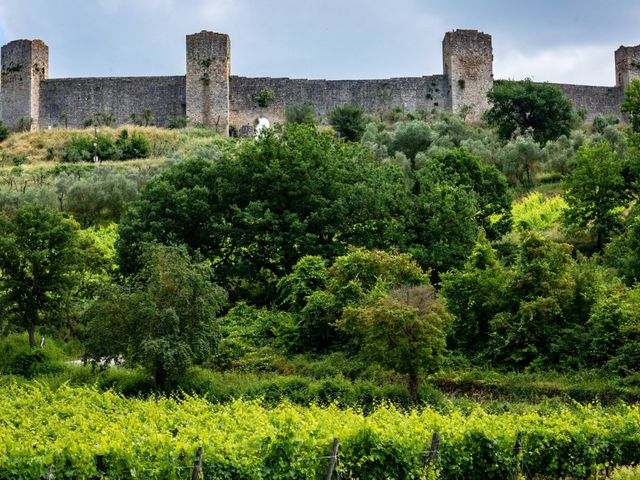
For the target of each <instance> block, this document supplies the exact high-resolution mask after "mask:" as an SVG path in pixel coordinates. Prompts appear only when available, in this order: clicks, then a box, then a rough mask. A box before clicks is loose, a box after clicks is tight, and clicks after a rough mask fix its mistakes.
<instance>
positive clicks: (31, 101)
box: [0, 30, 640, 135]
mask: <svg viewBox="0 0 640 480" xmlns="http://www.w3.org/2000/svg"><path fill="white" fill-rule="evenodd" d="M615 64H616V85H615V86H612V87H596V86H584V85H560V84H559V85H558V86H559V87H560V88H561V89H562V91H563V92H564V94H565V95H566V96H567V97H568V98H569V99H571V101H572V102H573V103H574V105H575V106H576V107H578V108H581V109H584V110H585V112H586V113H587V120H591V119H593V117H594V116H595V114H596V113H600V112H601V113H609V114H615V115H621V112H620V106H621V103H622V100H623V97H624V89H625V88H626V86H627V85H628V84H629V82H630V81H631V80H632V79H634V78H638V79H640V46H636V47H620V48H619V49H618V50H617V51H616V52H615ZM230 66H231V46H230V39H229V36H228V35H225V34H220V33H214V32H208V31H202V32H200V33H196V34H193V35H188V36H187V39H186V75H185V76H174V77H123V78H69V79H49V78H48V71H49V50H48V47H47V46H46V45H45V44H44V42H42V41H41V40H16V41H13V42H10V43H8V44H7V45H5V46H4V47H2V52H1V67H2V70H1V75H0V120H2V121H3V122H4V123H5V124H7V125H9V126H11V127H17V126H18V125H20V126H22V127H24V125H25V124H26V125H28V124H29V122H31V128H32V129H38V128H40V129H42V128H49V127H52V126H61V125H64V124H67V125H68V126H70V127H83V126H85V125H86V124H87V122H89V121H91V119H92V118H94V117H95V116H96V115H105V114H106V115H109V116H112V117H113V118H114V120H115V122H114V123H115V124H116V125H122V124H126V123H131V116H132V114H135V115H138V116H140V115H141V114H142V113H143V112H144V111H145V110H147V109H149V110H151V111H152V112H153V120H154V123H155V124H156V125H160V126H165V125H167V122H168V121H169V119H170V117H179V116H187V117H188V118H189V119H190V120H191V121H192V122H194V123H198V124H205V125H208V126H210V127H212V128H215V129H216V130H218V131H219V132H221V133H228V131H229V126H230V125H233V126H235V128H236V129H237V130H238V131H240V132H241V133H242V134H245V135H251V134H252V133H253V128H254V125H255V123H256V120H257V119H258V118H259V117H266V118H268V119H269V120H270V122H271V123H275V122H281V121H283V120H284V118H285V111H286V109H287V107H289V106H290V105H292V104H295V103H299V102H303V101H309V102H311V104H312V105H313V108H314V111H315V113H316V116H317V117H318V118H319V119H326V116H327V114H328V112H330V111H331V110H333V109H334V108H335V107H337V106H339V105H343V104H347V103H350V104H353V105H358V106H361V107H362V108H364V110H365V111H367V112H369V113H374V112H377V111H385V110H392V109H394V108H402V109H404V110H405V111H413V110H417V109H426V110H431V109H433V108H442V109H444V110H449V111H454V112H457V111H460V109H462V108H469V114H468V116H467V118H468V119H469V120H472V121H474V120H478V119H480V117H481V115H482V113H483V112H484V111H485V110H486V109H487V108H488V102H487V97H486V95H487V92H488V90H489V89H490V88H491V86H492V85H493V81H494V80H493V48H492V39H491V36H490V35H487V34H485V33H482V32H478V31H476V30H454V31H451V32H448V33H447V34H446V35H445V37H444V40H443V74H439V75H431V76H423V77H413V78H390V79H382V80H307V79H289V78H247V77H238V76H232V75H230ZM261 92H270V93H272V94H273V99H272V100H270V101H269V102H267V106H264V107H263V106H260V105H259V102H258V100H257V97H258V96H259V95H260V93H261Z"/></svg>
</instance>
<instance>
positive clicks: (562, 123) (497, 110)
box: [486, 79, 576, 144]
mask: <svg viewBox="0 0 640 480" xmlns="http://www.w3.org/2000/svg"><path fill="white" fill-rule="evenodd" d="M487 98H488V100H489V104H490V105H491V108H490V109H489V110H488V111H487V113H486V118H487V121H488V122H489V125H491V126H493V127H495V128H496V130H497V131H498V134H499V135H500V136H501V137H502V138H503V139H504V140H510V139H511V138H512V137H513V136H514V135H517V134H520V135H522V134H529V133H530V134H531V135H532V136H533V138H534V139H535V140H536V142H538V143H540V144H545V143H546V142H547V141H549V140H555V139H557V138H558V137H560V136H561V135H569V133H570V132H571V128H572V127H573V126H574V125H575V124H576V113H575V111H574V109H573V106H572V104H571V102H570V101H569V100H568V99H567V98H565V97H564V95H563V94H562V90H560V88H559V87H557V86H555V85H551V84H549V83H534V82H532V81H531V80H529V79H527V80H522V81H514V80H498V81H496V82H494V84H493V87H491V89H490V90H489V92H488V94H487Z"/></svg>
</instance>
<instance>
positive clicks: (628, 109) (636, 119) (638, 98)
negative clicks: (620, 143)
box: [621, 78, 640, 133]
mask: <svg viewBox="0 0 640 480" xmlns="http://www.w3.org/2000/svg"><path fill="white" fill-rule="evenodd" d="M621 110H622V112H623V113H626V114H627V115H628V116H629V123H631V130H633V131H634V132H635V133H639V132H640V80H637V79H635V78H634V79H633V80H631V82H630V83H629V86H628V87H627V90H626V91H625V92H624V101H623V102H622V107H621Z"/></svg>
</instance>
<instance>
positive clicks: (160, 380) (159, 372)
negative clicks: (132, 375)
mask: <svg viewBox="0 0 640 480" xmlns="http://www.w3.org/2000/svg"><path fill="white" fill-rule="evenodd" d="M153 379H154V380H155V382H156V387H160V389H161V390H164V384H165V382H166V381H167V372H165V370H164V368H162V365H156V368H155V372H154V374H153Z"/></svg>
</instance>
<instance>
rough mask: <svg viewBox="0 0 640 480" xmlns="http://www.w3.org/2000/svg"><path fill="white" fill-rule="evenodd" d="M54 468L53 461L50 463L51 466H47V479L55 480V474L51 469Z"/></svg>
mask: <svg viewBox="0 0 640 480" xmlns="http://www.w3.org/2000/svg"><path fill="white" fill-rule="evenodd" d="M52 468H53V463H50V464H49V466H48V467H47V479H46V480H53V475H52V474H51V469H52Z"/></svg>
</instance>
